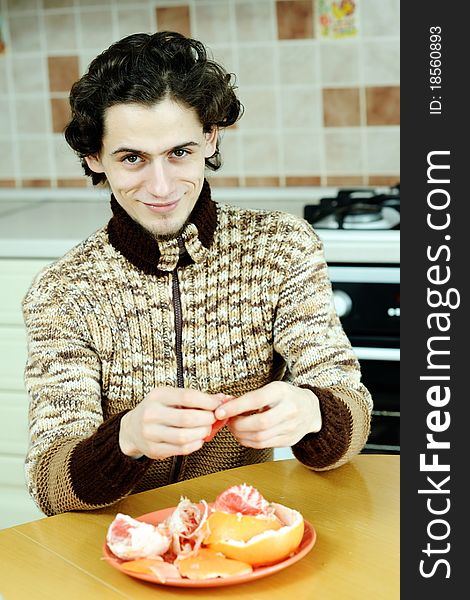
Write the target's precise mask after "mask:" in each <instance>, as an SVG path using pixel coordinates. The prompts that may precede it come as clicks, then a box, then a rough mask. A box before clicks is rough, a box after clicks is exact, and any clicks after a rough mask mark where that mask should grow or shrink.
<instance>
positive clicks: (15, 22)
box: [9, 15, 41, 52]
mask: <svg viewBox="0 0 470 600" xmlns="http://www.w3.org/2000/svg"><path fill="white" fill-rule="evenodd" d="M9 26H10V44H11V49H12V50H13V52H35V51H36V52H37V51H39V50H40V49H41V40H40V31H39V18H38V16H37V15H31V16H30V15H24V16H22V15H18V16H17V17H10V19H9Z"/></svg>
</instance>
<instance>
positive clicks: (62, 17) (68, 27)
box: [44, 13, 77, 52]
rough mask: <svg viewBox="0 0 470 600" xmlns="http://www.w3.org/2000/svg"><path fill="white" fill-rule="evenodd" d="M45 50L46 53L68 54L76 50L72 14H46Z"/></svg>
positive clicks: (74, 19)
mask: <svg viewBox="0 0 470 600" xmlns="http://www.w3.org/2000/svg"><path fill="white" fill-rule="evenodd" d="M44 26H45V30H46V36H45V39H46V49H47V51H48V52H70V51H72V52H73V51H76V49H77V34H76V18H75V15H74V14H72V13H60V14H55V13H46V14H45V15H44Z"/></svg>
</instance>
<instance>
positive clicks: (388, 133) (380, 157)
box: [365, 127, 400, 175]
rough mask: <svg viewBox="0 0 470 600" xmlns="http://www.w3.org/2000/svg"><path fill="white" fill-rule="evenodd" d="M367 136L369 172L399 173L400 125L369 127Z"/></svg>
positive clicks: (381, 173) (378, 173) (379, 173)
mask: <svg viewBox="0 0 470 600" xmlns="http://www.w3.org/2000/svg"><path fill="white" fill-rule="evenodd" d="M365 137H366V147H367V153H366V158H367V172H368V173H369V174H377V175H388V174H392V175H394V174H396V173H399V172H400V129H399V127H377V128H376V127H368V128H367V130H366V135H365Z"/></svg>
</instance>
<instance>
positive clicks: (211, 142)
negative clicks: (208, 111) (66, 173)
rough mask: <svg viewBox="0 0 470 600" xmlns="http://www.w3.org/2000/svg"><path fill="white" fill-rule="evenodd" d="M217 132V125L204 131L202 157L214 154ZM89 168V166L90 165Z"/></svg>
mask: <svg viewBox="0 0 470 600" xmlns="http://www.w3.org/2000/svg"><path fill="white" fill-rule="evenodd" d="M218 134H219V130H218V128H217V127H213V128H212V129H211V130H210V131H209V132H208V133H205V134H204V135H205V137H206V149H205V152H204V158H210V157H211V156H213V155H214V153H215V151H216V149H217V136H218ZM90 169H91V167H90Z"/></svg>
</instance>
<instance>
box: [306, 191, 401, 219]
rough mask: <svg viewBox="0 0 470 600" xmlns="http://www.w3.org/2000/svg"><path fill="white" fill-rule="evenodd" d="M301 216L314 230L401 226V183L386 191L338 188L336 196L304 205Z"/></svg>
mask: <svg viewBox="0 0 470 600" xmlns="http://www.w3.org/2000/svg"><path fill="white" fill-rule="evenodd" d="M304 218H305V219H306V220H307V221H308V222H309V223H311V224H312V225H313V226H314V228H315V229H340V230H396V229H400V186H399V185H397V186H395V187H393V188H390V189H389V190H387V191H386V192H385V193H377V192H376V190H372V189H370V190H368V189H350V190H339V192H338V194H337V196H336V197H333V198H321V200H320V203H319V204H313V205H312V204H310V205H307V206H305V208H304Z"/></svg>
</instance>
